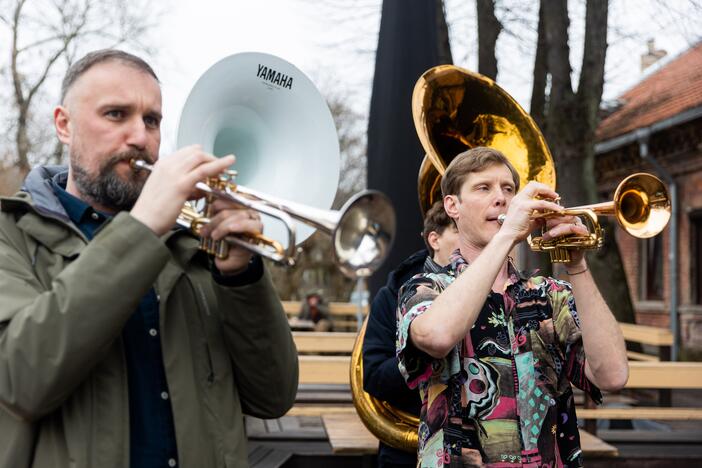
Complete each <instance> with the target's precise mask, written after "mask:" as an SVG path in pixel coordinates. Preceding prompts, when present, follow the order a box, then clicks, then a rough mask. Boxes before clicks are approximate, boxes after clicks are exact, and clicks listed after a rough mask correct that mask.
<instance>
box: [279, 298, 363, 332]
mask: <svg viewBox="0 0 702 468" xmlns="http://www.w3.org/2000/svg"><path fill="white" fill-rule="evenodd" d="M281 302H282V304H283V310H285V314H286V315H287V316H288V319H292V318H293V317H297V316H298V315H299V313H300V309H301V308H302V302H300V301H281ZM327 307H329V314H330V315H331V321H332V325H333V327H334V330H337V331H357V330H358V329H359V327H360V324H359V320H358V312H359V310H358V306H357V305H356V304H352V303H350V302H330V303H329V304H327ZM360 312H361V315H362V317H361V321H363V320H362V319H363V318H365V317H366V316H367V315H368V306H365V307H363V308H361V311H360Z"/></svg>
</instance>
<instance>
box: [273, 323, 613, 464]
mask: <svg viewBox="0 0 702 468" xmlns="http://www.w3.org/2000/svg"><path fill="white" fill-rule="evenodd" d="M355 337H356V334H355V333H343V334H342V333H336V332H329V333H315V332H293V338H294V339H295V343H296V345H297V347H298V351H299V352H300V353H301V354H300V355H299V362H300V385H343V386H347V387H349V386H350V368H351V356H350V353H351V350H352V349H353V344H354V340H355ZM320 352H334V353H339V354H340V355H319V354H318V353H320ZM306 353H314V354H306ZM287 416H320V417H321V418H322V422H323V424H324V427H325V430H326V432H327V436H328V437H329V443H330V445H331V447H332V451H333V452H334V453H337V454H367V455H372V454H375V453H376V451H377V449H378V439H377V438H376V437H375V436H373V435H372V434H371V433H370V432H369V431H368V429H366V427H365V426H364V425H363V423H362V422H361V420H360V419H359V417H358V414H357V413H356V409H355V408H354V407H353V405H351V404H345V405H339V404H324V403H321V404H312V405H308V404H296V405H295V406H294V407H293V408H292V409H291V410H290V411H289V412H288V413H287ZM580 438H581V440H580V441H581V448H582V450H583V454H584V456H585V457H589V458H591V457H612V456H617V454H618V452H617V449H616V448H615V447H613V446H612V445H609V444H607V443H605V442H604V441H602V440H601V439H598V438H597V437H595V436H594V435H592V434H589V433H588V432H586V431H584V430H582V431H581V432H580Z"/></svg>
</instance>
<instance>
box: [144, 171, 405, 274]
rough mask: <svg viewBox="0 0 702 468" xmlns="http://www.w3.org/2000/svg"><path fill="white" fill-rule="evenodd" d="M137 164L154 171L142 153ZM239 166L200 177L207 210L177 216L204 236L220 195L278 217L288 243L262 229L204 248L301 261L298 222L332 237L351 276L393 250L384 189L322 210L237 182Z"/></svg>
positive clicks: (391, 215) (203, 242) (391, 216)
mask: <svg viewBox="0 0 702 468" xmlns="http://www.w3.org/2000/svg"><path fill="white" fill-rule="evenodd" d="M130 165H131V167H132V169H133V170H135V171H139V170H146V171H149V172H151V171H152V170H153V166H152V165H150V164H148V163H147V162H145V161H143V160H141V159H132V160H131V161H130ZM236 175H237V172H236V171H225V172H224V173H222V174H220V175H219V176H218V177H213V178H210V179H209V180H207V182H198V183H197V184H195V188H197V189H198V190H201V191H203V192H204V193H205V206H204V209H203V210H202V211H200V210H198V209H197V207H196V206H195V205H194V204H192V203H190V202H186V204H185V206H184V207H183V209H182V210H181V213H180V215H179V216H178V219H177V221H176V222H177V223H178V225H180V226H182V227H185V228H187V229H190V230H191V231H192V232H193V233H194V234H195V235H196V236H198V237H200V231H201V229H202V227H203V226H204V225H206V224H207V223H209V222H210V218H211V215H212V203H213V202H214V200H215V199H217V198H220V199H223V200H228V201H231V202H234V203H236V204H238V205H241V206H243V207H246V208H248V209H251V210H255V211H257V212H260V213H263V214H266V215H269V216H272V217H274V218H277V219H279V220H280V221H281V222H282V223H283V224H284V225H285V227H286V230H287V237H288V246H287V248H284V247H283V246H282V244H281V243H280V242H278V241H276V240H274V239H270V238H268V237H266V236H264V235H262V234H254V233H251V234H243V235H237V236H227V237H226V238H225V239H223V240H221V241H213V240H212V239H209V238H202V237H200V248H201V249H202V250H205V251H206V252H208V253H210V254H212V255H215V256H217V257H220V258H223V257H226V256H227V253H228V249H229V244H236V245H238V246H241V247H243V248H245V249H248V250H250V251H252V252H254V253H257V254H259V255H261V256H264V257H266V258H269V259H271V260H273V261H274V262H276V263H280V264H283V265H287V266H293V265H295V263H296V259H297V251H298V249H297V248H296V246H295V243H296V242H295V239H296V238H295V222H294V221H293V219H295V220H297V221H300V222H303V223H305V224H307V225H310V226H313V227H315V228H317V229H319V230H321V231H322V232H325V233H327V234H329V235H330V236H331V237H332V245H333V255H334V262H335V263H336V265H337V267H338V268H339V269H340V270H341V271H342V272H343V273H344V274H345V275H347V276H349V277H351V278H358V277H368V276H370V275H371V274H372V273H373V272H374V271H375V270H376V269H377V268H378V267H379V266H380V264H381V263H382V262H383V260H385V257H386V256H387V254H388V253H389V252H390V247H391V244H392V240H393V238H394V236H395V210H394V209H393V207H392V203H391V202H390V200H389V199H388V198H387V196H385V195H384V194H383V193H381V192H378V191H376V190H364V191H362V192H359V193H357V194H356V195H354V196H353V197H351V199H349V201H347V202H346V204H345V205H344V206H343V207H342V208H341V210H338V211H337V210H322V209H319V208H314V207H310V206H307V205H302V204H299V203H295V202H292V201H289V200H283V199H281V198H277V197H274V196H272V195H267V194H263V193H261V192H259V191H257V190H254V189H251V188H248V187H244V186H242V185H238V184H237V183H236V182H234V178H235V177H236Z"/></svg>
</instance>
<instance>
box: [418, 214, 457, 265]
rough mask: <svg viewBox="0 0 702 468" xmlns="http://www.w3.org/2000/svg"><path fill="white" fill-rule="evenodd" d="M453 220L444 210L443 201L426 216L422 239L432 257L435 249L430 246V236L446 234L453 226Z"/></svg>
mask: <svg viewBox="0 0 702 468" xmlns="http://www.w3.org/2000/svg"><path fill="white" fill-rule="evenodd" d="M453 225H454V222H453V219H451V217H450V216H449V215H448V214H447V213H446V210H444V202H443V200H439V201H437V202H436V203H434V204H433V205H432V206H431V208H429V211H427V214H426V215H424V229H423V230H422V238H423V239H424V243H425V244H426V246H427V250H428V251H429V254H430V255H434V249H432V248H431V245H429V234H431V233H432V232H436V233H437V234H438V235H441V234H443V233H444V231H445V230H446V228H448V227H450V226H453Z"/></svg>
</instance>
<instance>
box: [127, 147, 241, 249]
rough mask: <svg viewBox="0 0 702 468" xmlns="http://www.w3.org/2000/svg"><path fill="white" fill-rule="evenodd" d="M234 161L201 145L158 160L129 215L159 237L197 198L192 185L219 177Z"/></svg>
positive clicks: (232, 157) (186, 148)
mask: <svg viewBox="0 0 702 468" xmlns="http://www.w3.org/2000/svg"><path fill="white" fill-rule="evenodd" d="M234 160H235V158H234V156H231V155H230V156H225V157H223V158H216V157H215V156H213V155H211V154H208V153H205V152H204V151H202V147H201V146H200V145H192V146H186V147H185V148H182V149H180V150H178V151H176V152H175V153H173V154H172V155H171V156H169V157H166V158H163V159H159V160H158V161H157V162H156V163H155V164H154V167H153V171H152V173H151V174H150V175H149V178H148V179H147V180H146V183H145V184H144V188H143V189H142V191H141V195H139V198H138V199H137V201H136V203H135V204H134V208H132V210H131V215H132V216H133V217H135V218H136V219H138V220H139V221H141V222H142V223H144V224H145V225H146V226H148V227H149V228H150V229H151V230H152V231H154V233H155V234H156V235H157V236H162V235H163V234H165V233H166V232H168V231H169V230H170V229H171V228H172V227H173V225H174V224H175V221H176V219H177V218H178V215H179V214H180V211H181V209H182V208H183V204H184V203H185V201H186V200H190V199H192V198H197V197H198V196H197V190H195V184H196V183H197V182H201V181H204V180H206V179H207V178H208V177H215V176H217V175H219V174H221V173H222V172H223V171H225V170H226V169H227V168H228V167H229V166H231V165H232V164H234Z"/></svg>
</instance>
